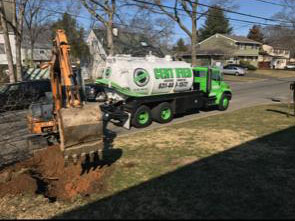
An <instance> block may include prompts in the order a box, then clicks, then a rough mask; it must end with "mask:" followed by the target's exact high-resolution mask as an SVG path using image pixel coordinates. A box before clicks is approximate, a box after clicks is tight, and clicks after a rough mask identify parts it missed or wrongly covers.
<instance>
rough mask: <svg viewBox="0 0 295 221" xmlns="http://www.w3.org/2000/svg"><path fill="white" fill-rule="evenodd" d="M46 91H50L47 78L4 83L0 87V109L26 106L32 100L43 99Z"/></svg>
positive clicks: (5, 109)
mask: <svg viewBox="0 0 295 221" xmlns="http://www.w3.org/2000/svg"><path fill="white" fill-rule="evenodd" d="M46 92H51V84H50V81H49V80H34V81H24V82H17V83H10V84H4V85H2V86H1V87H0V111H7V110H17V109H25V108H28V107H29V105H30V104H31V103H32V102H39V101H41V100H42V99H45V97H46Z"/></svg>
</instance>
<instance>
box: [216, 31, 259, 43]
mask: <svg viewBox="0 0 295 221" xmlns="http://www.w3.org/2000/svg"><path fill="white" fill-rule="evenodd" d="M220 35H223V36H225V37H227V38H230V39H232V40H234V41H236V42H241V43H252V44H260V45H261V43H260V42H258V41H254V40H252V39H249V38H247V37H245V36H238V35H227V34H220Z"/></svg>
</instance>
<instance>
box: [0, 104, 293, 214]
mask: <svg viewBox="0 0 295 221" xmlns="http://www.w3.org/2000/svg"><path fill="white" fill-rule="evenodd" d="M287 111H288V109H287V105H267V106H258V107H251V108H246V109H242V110H238V111H235V112H228V113H226V112H225V113H224V114H220V115H215V116H211V117H207V118H201V119H193V120H191V121H189V122H186V123H178V124H175V125H171V126H169V127H168V126H167V127H162V128H158V129H154V130H151V131H143V132H137V133H136V134H132V135H129V136H123V137H118V138H116V140H115V142H114V148H118V149H122V150H123V155H122V157H121V158H120V159H119V160H118V161H117V162H115V163H114V164H113V165H112V167H113V169H114V171H113V172H112V173H111V176H110V177H109V178H108V179H107V181H106V186H107V189H106V191H105V192H104V193H97V194H93V195H92V196H91V197H90V198H89V199H85V198H84V199H81V201H80V202H73V203H72V204H66V203H63V202H60V205H59V207H57V206H56V205H55V204H51V205H50V204H46V203H44V205H43V204H40V208H39V209H38V211H42V208H43V209H44V208H50V209H51V210H54V209H53V208H55V210H54V212H51V213H49V212H48V211H47V212H44V214H43V215H44V216H43V217H52V216H53V215H57V214H59V215H57V216H56V217H57V218H96V219H106V218H158V219H163V218H167V219H180V218H203V219H212V218H213V219H214V218H294V217H295V199H294V195H295V188H294V183H295V178H294V177H295V160H294V159H295V150H294V148H295V127H294V125H295V118H294V117H290V118H287V117H286V115H285V113H286V112H287ZM33 202H34V199H32V202H30V203H33ZM30 203H29V204H30ZM0 204H1V202H0ZM1 205H2V204H1ZM59 208H61V209H59ZM70 208H71V209H73V208H75V209H73V210H72V211H69V209H70ZM51 210H50V211H51ZM0 213H1V211H0ZM39 213H40V212H39ZM4 217H8V216H6V215H5V216H4ZM13 217H15V214H14V215H13ZM18 217H26V216H24V215H22V216H18ZM27 217H34V216H33V215H32V213H30V215H28V216H27ZM38 217H42V216H38Z"/></svg>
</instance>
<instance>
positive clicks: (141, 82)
mask: <svg viewBox="0 0 295 221" xmlns="http://www.w3.org/2000/svg"><path fill="white" fill-rule="evenodd" d="M133 79H134V83H135V84H136V85H137V86H138V87H144V86H146V85H147V84H148V83H149V81H150V75H149V73H148V72H147V71H146V70H145V69H142V68H138V69H136V70H135V71H134V75H133Z"/></svg>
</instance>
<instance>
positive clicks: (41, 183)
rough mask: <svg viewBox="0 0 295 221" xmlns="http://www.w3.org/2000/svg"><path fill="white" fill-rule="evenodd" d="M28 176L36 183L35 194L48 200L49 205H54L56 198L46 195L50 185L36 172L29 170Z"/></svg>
mask: <svg viewBox="0 0 295 221" xmlns="http://www.w3.org/2000/svg"><path fill="white" fill-rule="evenodd" d="M29 172H30V176H31V177H32V178H33V179H34V180H35V181H36V184H37V189H36V191H35V194H37V195H42V196H44V197H45V198H47V199H48V201H49V203H54V202H56V200H57V197H55V196H50V195H48V189H49V185H50V183H49V182H47V181H45V179H43V178H42V176H41V174H39V173H37V172H36V171H33V170H30V171H29Z"/></svg>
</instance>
